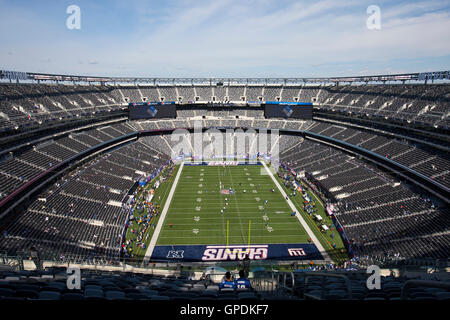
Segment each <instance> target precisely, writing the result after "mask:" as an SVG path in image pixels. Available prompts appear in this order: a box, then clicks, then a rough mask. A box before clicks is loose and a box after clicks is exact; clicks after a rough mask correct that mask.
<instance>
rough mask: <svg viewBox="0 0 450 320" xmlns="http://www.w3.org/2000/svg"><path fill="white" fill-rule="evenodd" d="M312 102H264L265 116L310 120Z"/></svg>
mask: <svg viewBox="0 0 450 320" xmlns="http://www.w3.org/2000/svg"><path fill="white" fill-rule="evenodd" d="M312 111H313V104H312V103H308V102H270V101H268V102H266V103H265V105H264V116H265V117H266V118H285V119H288V118H289V119H303V120H312V115H313V112H312Z"/></svg>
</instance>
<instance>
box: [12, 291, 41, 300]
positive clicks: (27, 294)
mask: <svg viewBox="0 0 450 320" xmlns="http://www.w3.org/2000/svg"><path fill="white" fill-rule="evenodd" d="M14 297H19V298H27V299H37V298H38V297H39V293H38V292H37V291H32V290H17V291H16V292H15V293H14Z"/></svg>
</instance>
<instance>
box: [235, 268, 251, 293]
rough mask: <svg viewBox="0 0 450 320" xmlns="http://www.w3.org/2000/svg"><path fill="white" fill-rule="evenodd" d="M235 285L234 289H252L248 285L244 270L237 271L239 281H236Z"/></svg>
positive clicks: (249, 284) (248, 281)
mask: <svg viewBox="0 0 450 320" xmlns="http://www.w3.org/2000/svg"><path fill="white" fill-rule="evenodd" d="M235 283H236V289H252V284H251V283H250V280H248V279H247V277H246V274H245V271H244V270H240V271H239V279H237V280H236V281H235Z"/></svg>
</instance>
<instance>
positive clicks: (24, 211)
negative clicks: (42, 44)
mask: <svg viewBox="0 0 450 320" xmlns="http://www.w3.org/2000/svg"><path fill="white" fill-rule="evenodd" d="M446 12H447V14H448V11H446ZM447 19H448V18H447ZM3 32H4V31H3ZM380 32H382V30H381V31H380ZM442 40H443V41H447V42H448V38H447V40H445V39H442ZM179 54H181V53H179ZM447 62H448V60H447ZM18 65H19V66H20V64H18ZM6 67H7V68H6ZM445 67H448V64H447V65H446V66H445V65H444V66H443V68H442V69H435V70H431V71H426V72H422V71H421V70H414V72H402V73H392V72H391V73H367V74H365V73H363V72H359V71H358V72H355V73H352V72H349V73H348V74H346V75H342V76H333V75H332V72H330V73H329V75H327V76H318V77H315V76H302V75H301V74H299V75H298V77H270V76H268V77H253V76H251V77H250V76H249V77H245V76H243V77H234V76H230V77H225V76H220V77H197V76H193V77H176V76H173V77H172V75H170V76H167V77H156V76H150V77H148V76H128V75H121V74H118V75H115V76H105V75H104V74H102V73H99V74H93V75H86V74H85V72H84V71H80V73H78V74H77V73H67V74H65V73H56V72H52V70H54V69H52V68H51V67H50V66H49V67H48V69H46V70H44V71H42V72H35V71H33V70H32V71H27V69H22V70H20V69H18V68H17V67H16V66H15V65H6V66H5V69H4V70H1V71H0V145H1V148H0V300H2V301H15V300H19V301H29V300H61V301H62V300H65V301H67V300H84V301H86V300H95V301H101V300H145V301H152V300H169V301H177V302H180V301H182V302H183V301H197V302H198V301H199V300H204V301H206V300H208V301H209V302H214V301H215V302H217V301H228V300H230V301H234V302H235V303H240V304H241V305H244V304H246V303H247V304H248V303H251V304H263V302H264V301H273V300H290V301H298V300H357V301H372V300H377V301H378V300H382V301H395V300H409V301H416V300H426V301H448V300H449V299H450V277H449V271H450V264H449V255H450V211H449V191H450V190H449V188H450V157H449V150H450V144H449V143H450V139H449V137H450V136H449V126H450V119H449V116H450V71H448V68H446V69H444V68H445ZM37 69H39V68H37ZM418 69H419V68H418ZM47 70H48V71H47ZM69 70H72V69H69ZM194 74H195V73H194ZM258 301H259V302H258ZM188 306H189V305H188ZM182 312H187V313H188V314H189V310H184V311H182ZM192 312H193V313H192ZM195 312H198V310H197V311H195V310H194V311H191V315H193V314H195ZM181 314H183V313H181Z"/></svg>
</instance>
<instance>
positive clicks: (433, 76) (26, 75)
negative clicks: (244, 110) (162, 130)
mask: <svg viewBox="0 0 450 320" xmlns="http://www.w3.org/2000/svg"><path fill="white" fill-rule="evenodd" d="M0 79H3V80H9V81H11V82H12V81H16V82H19V81H27V80H28V81H38V82H40V81H54V82H61V81H62V82H65V81H68V82H74V83H76V82H89V83H102V84H108V83H110V84H117V83H143V84H186V85H188V84H209V85H217V84H224V85H230V84H231V85H232V84H260V85H270V84H274V85H276V84H278V85H286V84H314V83H335V84H339V83H354V82H355V83H356V82H365V83H368V82H392V81H393V82H405V81H423V82H424V83H427V82H428V81H432V82H433V81H435V80H444V81H446V80H447V81H448V80H450V71H434V72H422V73H404V74H385V75H375V76H349V77H328V78H151V77H142V78H136V77H101V76H76V75H64V74H47V73H34V72H18V71H7V70H1V71H0Z"/></svg>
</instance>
